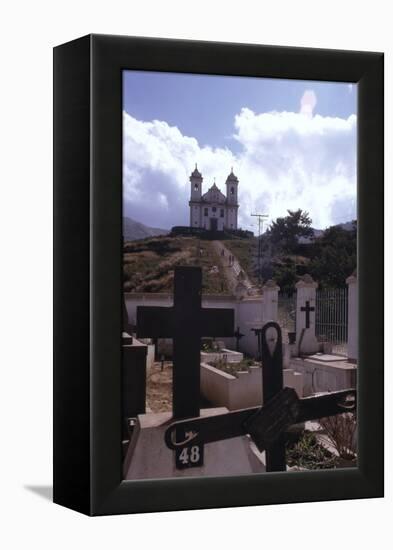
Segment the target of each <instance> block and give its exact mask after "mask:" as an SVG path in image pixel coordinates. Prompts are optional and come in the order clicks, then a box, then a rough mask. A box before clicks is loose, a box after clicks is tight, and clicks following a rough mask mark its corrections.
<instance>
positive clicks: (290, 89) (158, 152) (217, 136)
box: [123, 71, 357, 229]
mask: <svg viewBox="0 0 393 550" xmlns="http://www.w3.org/2000/svg"><path fill="white" fill-rule="evenodd" d="M356 95H357V94H356V85H350V84H347V83H332V82H326V83H325V82H313V81H307V82H306V81H299V80H297V81H296V80H295V81H291V80H279V79H260V78H244V77H228V76H224V77H222V76H206V75H192V74H175V73H153V72H139V71H125V72H124V74H123V117H124V118H123V120H124V126H123V128H124V130H123V132H124V167H123V182H124V212H125V214H126V215H128V216H130V217H132V218H134V219H136V220H137V221H141V222H142V223H145V224H146V225H150V226H155V227H171V226H172V225H180V224H186V225H188V199H189V181H188V177H189V175H190V172H191V171H192V170H193V168H194V165H195V162H197V163H198V168H199V170H200V171H201V172H202V175H203V177H204V182H203V188H204V189H203V190H204V191H207V189H208V188H209V187H210V186H211V185H212V183H213V178H214V177H215V178H216V182H217V185H218V186H219V187H221V188H222V189H223V190H224V182H225V179H226V176H227V174H228V173H229V172H230V170H231V167H232V166H233V169H234V172H235V174H236V175H237V176H238V178H239V181H240V183H239V203H240V209H239V218H240V220H239V221H240V225H242V226H243V227H245V228H248V229H252V224H253V219H251V218H250V213H251V210H258V211H263V212H266V213H268V214H269V215H270V217H271V219H275V217H277V216H278V215H285V213H286V210H287V208H291V209H293V208H297V207H298V208H303V209H305V210H308V211H309V213H310V215H311V217H312V219H313V225H314V226H315V227H320V228H322V227H326V226H328V225H332V224H333V223H340V222H345V221H349V220H350V219H353V218H356V101H357V98H356Z"/></svg>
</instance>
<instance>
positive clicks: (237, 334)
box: [233, 327, 244, 351]
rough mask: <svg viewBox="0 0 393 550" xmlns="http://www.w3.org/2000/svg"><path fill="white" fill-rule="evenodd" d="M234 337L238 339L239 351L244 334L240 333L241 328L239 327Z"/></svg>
mask: <svg viewBox="0 0 393 550" xmlns="http://www.w3.org/2000/svg"><path fill="white" fill-rule="evenodd" d="M233 335H234V337H235V338H236V351H239V342H240V340H241V338H243V336H244V334H242V333H241V332H240V329H239V327H237V329H236V332H234V334H233Z"/></svg>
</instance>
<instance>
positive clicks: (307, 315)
mask: <svg viewBox="0 0 393 550" xmlns="http://www.w3.org/2000/svg"><path fill="white" fill-rule="evenodd" d="M300 311H304V312H305V313H306V326H305V328H310V313H311V312H313V311H315V307H310V302H309V301H308V300H307V301H306V305H305V306H303V307H301V308H300Z"/></svg>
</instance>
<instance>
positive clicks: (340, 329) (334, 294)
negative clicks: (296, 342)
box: [315, 288, 348, 355]
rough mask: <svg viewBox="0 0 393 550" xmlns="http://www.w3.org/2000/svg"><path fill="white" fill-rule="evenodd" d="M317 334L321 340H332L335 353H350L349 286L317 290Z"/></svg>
mask: <svg viewBox="0 0 393 550" xmlns="http://www.w3.org/2000/svg"><path fill="white" fill-rule="evenodd" d="M315 335H316V337H317V339H318V341H319V342H330V343H331V344H332V352H333V353H337V354H339V355H348V289H347V288H335V289H332V290H318V291H317V294H316V314H315Z"/></svg>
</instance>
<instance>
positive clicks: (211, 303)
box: [125, 292, 276, 357]
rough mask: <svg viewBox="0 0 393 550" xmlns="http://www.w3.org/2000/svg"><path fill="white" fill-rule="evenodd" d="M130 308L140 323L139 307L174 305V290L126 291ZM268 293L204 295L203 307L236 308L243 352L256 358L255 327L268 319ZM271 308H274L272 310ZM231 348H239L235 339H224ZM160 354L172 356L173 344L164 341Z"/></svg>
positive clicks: (130, 316) (132, 320) (133, 319)
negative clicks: (259, 294) (266, 309)
mask: <svg viewBox="0 0 393 550" xmlns="http://www.w3.org/2000/svg"><path fill="white" fill-rule="evenodd" d="M125 300H126V307H127V313H128V319H129V323H130V324H132V325H135V324H136V311H137V307H138V306H159V307H171V306H173V296H172V294H170V293H164V292H163V293H146V294H145V293H126V294H125ZM266 300H267V296H265V297H264V296H263V295H262V296H256V297H253V298H246V299H244V300H239V299H237V298H236V297H235V296H232V295H221V294H211V295H204V296H202V306H203V307H205V308H231V309H234V311H235V327H234V329H236V328H237V327H239V330H240V332H241V333H242V334H243V337H242V338H241V340H240V343H239V349H240V351H242V352H243V353H247V354H248V355H251V356H252V357H257V355H258V345H257V344H258V343H257V338H256V336H255V334H254V333H253V332H252V329H253V328H255V327H258V326H261V324H262V322H263V320H266V319H265V317H266V315H264V307H265V308H267V307H268V304H265V302H266ZM269 311H270V310H269ZM268 320H270V321H274V320H276V319H274V318H269V319H268ZM220 340H222V341H223V342H224V344H225V346H226V347H228V348H229V349H235V348H236V340H235V338H220ZM160 345H161V349H160V347H159V349H158V353H164V354H167V355H169V354H170V353H171V343H170V341H169V342H168V341H167V342H162V343H160Z"/></svg>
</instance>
